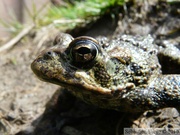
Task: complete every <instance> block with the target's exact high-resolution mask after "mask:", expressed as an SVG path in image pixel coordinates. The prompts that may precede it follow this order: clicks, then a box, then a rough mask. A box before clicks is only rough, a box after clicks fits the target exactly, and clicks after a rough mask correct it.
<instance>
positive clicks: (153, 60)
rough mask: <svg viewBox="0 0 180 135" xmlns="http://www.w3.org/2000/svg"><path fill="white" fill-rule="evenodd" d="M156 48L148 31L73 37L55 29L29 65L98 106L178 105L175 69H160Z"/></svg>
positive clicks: (135, 109) (140, 108) (179, 90)
mask: <svg viewBox="0 0 180 135" xmlns="http://www.w3.org/2000/svg"><path fill="white" fill-rule="evenodd" d="M158 50H159V49H158V47H157V46H156V45H154V44H153V39H152V37H151V36H147V37H140V36H134V37H133V36H128V35H123V36H117V37H113V38H112V39H110V40H109V39H107V38H106V37H99V38H97V39H93V38H91V37H87V36H82V37H78V38H75V39H74V38H73V37H72V36H70V35H69V34H63V33H60V34H59V35H58V36H57V37H56V38H55V40H54V46H53V47H51V48H49V49H47V50H45V51H43V52H42V53H41V54H40V55H39V56H38V57H37V58H36V59H35V60H34V61H33V63H32V64H31V68H32V70H33V72H34V73H35V74H36V75H37V76H38V78H39V79H41V80H43V81H46V82H50V83H54V84H58V85H60V86H62V87H65V88H67V89H68V90H69V91H70V92H71V93H73V94H74V95H75V96H77V97H79V98H81V99H82V100H83V101H85V102H87V103H90V104H93V105H96V106H99V107H101V108H107V109H114V110H118V111H126V112H142V111H145V110H149V109H158V108H164V107H179V106H180V75H178V74H173V75H170V74H169V75H163V74H162V71H161V66H160V64H159V62H158V57H157V54H158V53H159V52H158ZM178 55H179V54H177V56H178Z"/></svg>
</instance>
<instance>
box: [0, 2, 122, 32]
mask: <svg viewBox="0 0 180 135" xmlns="http://www.w3.org/2000/svg"><path fill="white" fill-rule="evenodd" d="M124 2H125V0H84V1H81V2H80V1H75V2H74V4H70V3H66V4H65V5H64V6H59V7H58V6H54V5H47V4H46V5H42V8H41V9H39V10H37V7H36V5H35V4H34V3H33V4H32V6H31V7H32V8H31V9H33V10H31V11H30V10H29V9H28V8H27V7H26V5H25V10H26V12H27V13H28V15H29V17H30V18H31V20H32V21H33V22H34V23H35V24H36V26H37V27H38V28H40V27H42V26H46V25H50V24H53V25H55V26H56V27H58V28H59V29H60V30H62V31H65V30H67V29H73V28H75V27H76V26H79V25H80V26H81V25H86V24H88V23H90V22H92V21H95V20H97V19H98V18H100V17H101V16H102V15H104V14H106V13H111V14H113V12H111V11H112V10H113V9H114V8H115V7H117V6H122V5H123V4H124ZM45 10H47V11H46V13H45V14H43V15H42V14H41V12H42V11H45ZM13 18H14V17H13ZM13 18H12V19H11V20H12V21H11V23H7V22H4V21H3V20H2V19H0V24H1V25H3V26H4V28H5V29H7V30H8V31H9V32H11V33H12V34H15V35H16V34H17V33H19V32H20V31H21V30H22V28H23V25H22V24H21V23H20V22H18V21H17V20H14V19H13Z"/></svg>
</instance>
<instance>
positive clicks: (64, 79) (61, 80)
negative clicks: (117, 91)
mask: <svg viewBox="0 0 180 135" xmlns="http://www.w3.org/2000/svg"><path fill="white" fill-rule="evenodd" d="M31 69H32V71H33V72H34V74H35V75H36V76H37V77H38V78H39V79H40V80H42V81H45V82H48V83H53V84H56V85H59V86H62V87H65V88H68V89H69V90H77V91H90V92H94V93H99V94H107V95H109V94H111V92H112V91H111V90H110V89H108V88H104V87H101V86H100V85H98V84H96V83H95V82H94V83H92V82H90V81H89V80H88V79H86V77H84V75H79V76H78V77H77V75H75V72H73V71H66V70H65V69H63V68H59V67H58V66H57V69H56V68H55V69H53V70H52V69H51V68H50V67H49V66H47V63H46V61H42V59H41V60H40V59H36V60H34V61H33V62H32V64H31ZM75 76H76V77H75Z"/></svg>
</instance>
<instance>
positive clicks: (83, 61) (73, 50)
mask: <svg viewBox="0 0 180 135" xmlns="http://www.w3.org/2000/svg"><path fill="white" fill-rule="evenodd" d="M69 49H70V51H69V53H70V57H71V61H72V64H73V65H74V66H76V67H77V68H81V69H88V68H91V67H92V66H93V64H94V63H95V61H96V57H97V55H98V53H99V45H98V42H97V41H96V40H95V39H93V38H91V37H86V36H82V37H78V38H75V39H74V40H73V41H72V42H71V43H70V45H69Z"/></svg>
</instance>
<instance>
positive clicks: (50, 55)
mask: <svg viewBox="0 0 180 135" xmlns="http://www.w3.org/2000/svg"><path fill="white" fill-rule="evenodd" d="M43 58H44V59H45V60H49V59H52V58H53V52H52V51H48V52H46V53H45V54H44V57H43Z"/></svg>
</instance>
